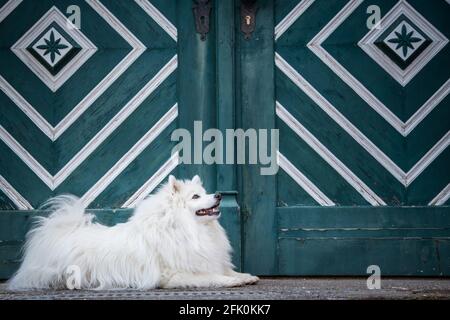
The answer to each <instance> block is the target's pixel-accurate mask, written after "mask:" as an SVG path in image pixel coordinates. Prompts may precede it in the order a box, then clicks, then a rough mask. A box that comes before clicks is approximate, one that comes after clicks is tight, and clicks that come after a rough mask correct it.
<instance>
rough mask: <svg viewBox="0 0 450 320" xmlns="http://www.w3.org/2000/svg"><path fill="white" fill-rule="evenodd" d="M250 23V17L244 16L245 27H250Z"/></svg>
mask: <svg viewBox="0 0 450 320" xmlns="http://www.w3.org/2000/svg"><path fill="white" fill-rule="evenodd" d="M251 21H252V17H250V16H245V24H246V25H248V26H249V25H250V23H251Z"/></svg>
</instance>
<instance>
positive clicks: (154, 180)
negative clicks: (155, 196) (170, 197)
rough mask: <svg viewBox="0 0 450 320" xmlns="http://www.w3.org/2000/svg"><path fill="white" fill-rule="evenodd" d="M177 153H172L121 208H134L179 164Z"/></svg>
mask: <svg viewBox="0 0 450 320" xmlns="http://www.w3.org/2000/svg"><path fill="white" fill-rule="evenodd" d="M179 162H180V158H179V154H178V152H177V153H174V154H173V155H172V156H171V157H170V158H169V160H167V161H166V162H165V163H164V164H163V165H162V166H161V167H160V168H159V169H158V171H156V172H155V174H153V175H152V176H151V177H150V179H148V180H147V181H146V182H145V183H144V184H143V185H142V186H141V187H140V188H139V189H138V190H137V191H136V192H135V193H134V194H133V195H132V196H131V197H130V198H129V199H128V200H127V201H125V203H124V204H123V205H122V208H134V207H135V206H136V204H138V203H139V202H140V201H142V200H144V199H145V197H147V196H148V195H149V194H150V193H151V192H152V191H153V190H154V189H155V188H156V187H157V186H158V185H159V184H160V183H161V182H162V181H163V180H164V179H165V178H166V177H167V176H168V175H169V174H170V173H171V172H172V171H173V170H174V169H175V168H176V167H177V166H178V164H179Z"/></svg>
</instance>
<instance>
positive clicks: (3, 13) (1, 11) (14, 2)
mask: <svg viewBox="0 0 450 320" xmlns="http://www.w3.org/2000/svg"><path fill="white" fill-rule="evenodd" d="M22 1H23V0H9V1H8V2H7V3H5V4H4V6H3V7H1V8H0V22H2V21H3V20H5V18H6V17H7V16H9V14H10V13H11V12H13V11H14V9H15V8H17V6H18V5H19V4H21V3H22Z"/></svg>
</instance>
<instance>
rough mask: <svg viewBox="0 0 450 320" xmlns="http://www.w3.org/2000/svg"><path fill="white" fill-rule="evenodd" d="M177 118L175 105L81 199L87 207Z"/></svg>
mask: <svg viewBox="0 0 450 320" xmlns="http://www.w3.org/2000/svg"><path fill="white" fill-rule="evenodd" d="M177 116H178V106H177V104H175V105H174V106H173V107H172V108H171V109H170V110H169V111H168V112H167V113H166V114H165V115H164V116H163V117H161V119H159V121H158V122H157V123H156V124H155V125H154V126H153V127H152V128H151V129H150V130H149V131H148V132H147V133H146V134H145V135H144V136H143V137H142V138H141V139H139V141H138V142H137V143H136V144H135V145H134V146H133V147H132V148H131V149H130V150H129V151H128V152H127V153H126V154H124V155H123V156H122V158H120V160H119V161H117V162H116V163H115V164H114V166H112V167H111V169H109V170H108V172H107V173H106V174H105V175H104V176H103V177H102V178H100V180H98V181H97V182H96V183H95V184H94V185H93V186H92V187H91V188H90V189H89V190H88V191H87V192H86V193H85V194H84V195H83V196H82V197H81V200H82V201H83V204H84V205H85V206H86V207H87V206H88V205H89V204H90V203H91V202H92V201H94V199H95V198H97V197H98V195H99V194H100V193H102V191H103V190H105V189H106V188H107V187H108V186H109V184H110V183H111V182H112V181H114V179H115V178H116V177H117V176H118V175H119V174H120V173H121V172H122V171H123V170H125V168H126V167H127V166H128V165H129V164H130V163H131V162H132V161H133V160H134V159H136V157H137V156H138V155H139V154H141V153H142V151H144V150H145V148H147V146H149V145H150V143H152V141H153V140H155V139H156V138H157V137H158V136H159V135H160V133H161V132H162V131H163V130H164V129H165V128H167V126H169V124H171V123H172V122H173V121H174V120H175V119H176V117H177Z"/></svg>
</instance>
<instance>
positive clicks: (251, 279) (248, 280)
mask: <svg viewBox="0 0 450 320" xmlns="http://www.w3.org/2000/svg"><path fill="white" fill-rule="evenodd" d="M225 275H227V276H230V277H234V278H239V279H242V281H244V283H245V284H255V283H256V282H258V281H259V278H258V277H257V276H252V275H251V274H250V273H240V272H236V271H234V270H232V269H229V270H228V271H227V272H226V273H225Z"/></svg>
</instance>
